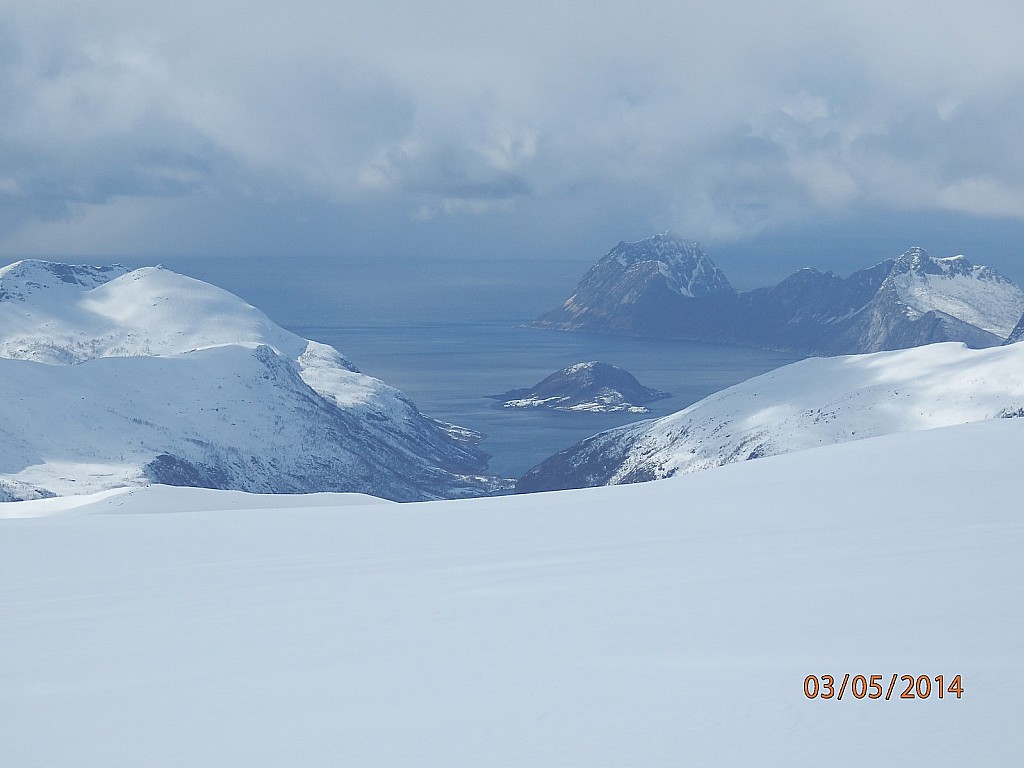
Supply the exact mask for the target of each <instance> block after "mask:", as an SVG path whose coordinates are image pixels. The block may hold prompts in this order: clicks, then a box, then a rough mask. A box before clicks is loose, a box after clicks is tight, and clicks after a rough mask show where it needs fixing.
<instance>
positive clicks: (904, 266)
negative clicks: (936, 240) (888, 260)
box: [888, 248, 1024, 338]
mask: <svg viewBox="0 0 1024 768" xmlns="http://www.w3.org/2000/svg"><path fill="white" fill-rule="evenodd" d="M888 279H889V280H890V281H891V282H892V283H893V285H894V286H895V287H896V293H897V295H898V296H899V298H900V299H901V300H902V301H903V302H904V303H905V304H906V305H907V307H909V308H910V309H911V311H913V312H914V313H916V314H917V315H923V314H925V313H926V312H930V311H933V310H934V311H938V312H943V313H945V314H947V315H951V316H952V317H955V318H957V319H959V320H962V321H964V322H965V323H970V324H971V325H975V326H977V327H979V328H981V329H983V330H985V331H988V332H990V333H994V334H995V335H997V336H1000V337H1002V338H1006V337H1007V336H1009V335H1010V332H1011V331H1012V330H1013V328H1014V326H1015V325H1016V324H1017V321H1018V320H1020V318H1021V316H1022V315H1024V293H1022V292H1021V290H1020V288H1018V287H1017V285H1016V284H1015V283H1013V281H1011V280H1009V279H1008V278H1006V277H1003V276H1002V275H1001V274H999V273H998V272H996V271H995V270H993V269H991V268H990V267H985V266H977V265H974V264H971V262H969V261H968V260H967V259H966V258H965V257H964V256H949V257H947V258H942V259H937V258H932V257H931V256H929V255H928V254H927V253H926V252H925V251H924V250H923V249H922V248H911V249H910V250H908V251H907V252H906V253H904V254H903V255H902V256H900V258H898V259H897V260H896V262H895V264H894V265H893V268H892V272H891V273H890V276H889V278H888Z"/></svg>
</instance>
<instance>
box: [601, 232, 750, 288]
mask: <svg viewBox="0 0 1024 768" xmlns="http://www.w3.org/2000/svg"><path fill="white" fill-rule="evenodd" d="M602 263H603V264H604V266H605V267H607V266H611V265H612V264H614V265H616V266H618V268H619V269H620V270H624V271H626V272H628V271H630V270H635V271H636V272H637V274H645V275H649V274H651V273H652V272H656V273H658V274H660V275H661V276H662V277H663V278H664V279H665V284H666V286H667V287H668V288H669V289H670V290H671V291H673V292H674V293H678V294H679V295H680V296H688V297H701V296H713V295H716V294H720V293H733V289H732V286H730V285H729V281H728V279H727V278H726V277H725V274H724V273H723V272H722V271H721V270H720V269H719V268H718V267H717V266H716V265H715V263H714V262H713V261H712V260H711V259H710V258H709V257H708V255H707V254H706V253H704V251H703V250H702V249H701V247H700V245H699V244H698V243H696V242H695V241H692V240H687V239H685V238H683V237H681V236H679V235H677V234H675V233H674V232H662V233H660V234H657V235H652V236H651V237H647V238H644V239H643V240H637V241H636V242H633V243H627V242H625V241H622V242H620V243H619V244H618V245H616V246H615V247H614V248H613V249H612V250H611V251H610V252H609V253H608V254H607V255H606V256H605V257H604V258H603V259H602V260H601V261H600V262H598V265H597V266H598V267H600V266H602ZM648 265H653V266H654V267H655V270H651V269H649V268H647V269H645V268H644V267H646V266H648Z"/></svg>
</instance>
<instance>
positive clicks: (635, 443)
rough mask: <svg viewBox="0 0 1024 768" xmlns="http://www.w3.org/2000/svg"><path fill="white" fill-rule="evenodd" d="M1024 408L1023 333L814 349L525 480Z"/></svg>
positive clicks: (818, 441) (563, 483) (535, 484)
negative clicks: (970, 344)
mask: <svg viewBox="0 0 1024 768" xmlns="http://www.w3.org/2000/svg"><path fill="white" fill-rule="evenodd" d="M1021 413H1024V345H1021V344H1014V345H1008V346H1001V347H995V348H992V349H985V350H972V349H968V348H967V347H966V346H964V345H963V344H954V343H947V344H931V345H928V346H925V347H917V348H914V349H908V350H901V351H897V352H878V353H875V354H872V355H852V356H849V357H835V358H811V359H808V360H804V361H801V362H799V363H794V364H792V365H787V366H785V367H783V368H779V369H777V370H775V371H772V372H770V373H766V374H764V375H762V376H758V377H756V378H753V379H750V380H748V381H746V382H743V383H742V384H738V385H736V386H734V387H730V388H729V389H726V390H723V391H722V392H718V393H716V394H714V395H711V396H710V397H707V398H705V399H704V400H701V401H700V402H698V403H695V404H693V405H691V406H690V407H689V408H686V409H684V410H682V411H679V412H678V413H674V414H672V415H670V416H665V417H663V418H660V419H656V420H653V421H644V422H639V423H636V424H630V425H627V426H625V427H620V428H618V429H613V430H609V431H607V432H602V433H601V434H598V435H595V436H594V437H591V438H588V439H587V440H584V441H583V442H581V443H579V444H578V445H575V446H573V447H572V448H569V449H568V450H566V451H563V452H561V453H558V454H556V455H555V456H552V457H551V458H549V459H547V460H546V461H544V462H542V463H541V464H539V465H538V466H536V467H534V468H533V469H531V470H530V471H529V472H528V473H527V474H526V475H525V476H524V477H522V478H521V479H520V480H519V482H518V484H517V485H516V489H517V490H518V491H520V492H530V491H540V490H556V489H561V488H580V487H586V486H594V485H614V484H619V483H635V482H643V481H647V480H656V479H659V478H664V477H670V476H672V475H677V474H687V473H690V472H697V471H700V470H703V469H708V468H711V467H717V466H720V465H722V464H729V463H733V462H737V461H745V460H747V459H756V458H760V457H763V456H771V455H774V454H780V453H790V452H792V451H799V450H802V449H804V448H813V447H817V446H821V445H828V444H830V443H842V442H846V441H849V440H859V439H861V438H865V437H875V436H878V435H885V434H890V433H893V432H910V431H915V430H922V429H930V428H932V427H943V426H948V425H953V424H963V423H967V422H972V421H981V420H983V419H992V418H999V417H1009V416H1017V415H1019V414H1021Z"/></svg>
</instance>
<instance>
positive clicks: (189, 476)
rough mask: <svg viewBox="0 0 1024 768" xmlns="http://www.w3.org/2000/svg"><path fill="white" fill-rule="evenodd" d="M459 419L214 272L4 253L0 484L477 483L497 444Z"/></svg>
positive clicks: (10, 490) (4, 492)
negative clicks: (430, 413) (297, 330)
mask: <svg viewBox="0 0 1024 768" xmlns="http://www.w3.org/2000/svg"><path fill="white" fill-rule="evenodd" d="M459 434H460V433H459V432H458V430H455V429H453V428H451V425H443V424H440V423H439V422H436V421H434V420H432V419H429V418H427V417H425V416H424V415H423V414H421V413H420V412H419V411H418V410H417V409H416V407H415V405H413V403H412V402H410V401H409V400H408V399H407V398H405V397H404V396H403V395H402V393H401V392H399V391H398V390H396V389H394V388H393V387H390V386H388V385H386V384H384V383H383V382H381V381H378V380H377V379H374V378H371V377H369V376H365V375H363V374H361V373H359V372H358V371H357V370H356V369H355V368H354V366H352V364H351V363H350V362H349V361H348V360H346V359H345V358H344V357H343V356H342V355H341V354H339V353H338V352H337V351H336V350H335V349H333V348H332V347H329V346H327V345H325V344H319V343H317V342H315V341H309V340H307V339H303V338H300V337H299V336H296V335H295V334H293V333H290V332H288V331H286V330H284V329H283V328H280V327H279V326H277V325H275V324H274V323H273V322H272V321H271V320H270V319H269V318H267V317H266V315H264V314H263V313H262V312H260V311H259V310H258V309H256V308H255V307H252V306H250V305H249V304H247V303H246V302H244V301H243V300H242V299H240V298H238V297H237V296H235V295H233V294H231V293H228V292H227V291H223V290H221V289H219V288H216V287H215V286H212V285H209V284H208V283H204V282H202V281H199V280H194V279H192V278H189V277H185V276H183V275H179V274H176V273H174V272H170V271H168V270H165V269H161V268H158V267H147V268H143V269H137V270H134V271H131V272H129V271H128V270H126V269H125V268H123V267H120V266H111V267H85V266H71V265H67V264H55V263H51V262H45V261H32V260H29V261H21V262H17V263H15V264H12V265H9V266H7V267H4V268H2V269H0V501H6V500H10V499H25V498H35V497H39V496H47V495H53V494H57V495H65V494H75V493H90V492H94V491H98V490H103V489H106V488H112V487H117V486H125V485H145V484H148V483H150V482H159V483H167V484H172V485H197V486H204V487H213V488H235V489H240V490H247V491H257V492H301V491H359V492H366V493H373V494H375V495H378V496H385V497H388V498H393V499H398V500H412V499H428V498H437V497H458V496H473V495H479V494H481V493H483V492H485V491H486V490H488V489H489V488H491V487H493V482H492V481H493V478H487V477H483V476H481V473H482V472H483V471H484V469H485V467H486V463H487V462H486V456H485V454H483V453H482V452H481V451H479V450H478V449H477V448H475V447H474V446H473V445H471V444H469V443H468V442H467V441H466V440H464V439H460V437H459ZM463 434H465V432H464V433H463Z"/></svg>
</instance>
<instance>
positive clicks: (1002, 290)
mask: <svg viewBox="0 0 1024 768" xmlns="http://www.w3.org/2000/svg"><path fill="white" fill-rule="evenodd" d="M1022 316H1024V291H1022V290H1021V289H1020V288H1019V287H1018V286H1017V285H1016V284H1014V283H1013V282H1012V281H1011V280H1009V279H1007V278H1006V277H1004V276H1002V275H1001V274H999V273H998V272H996V271H995V270H994V269H991V268H989V267H984V266H976V265H973V264H971V263H970V262H969V261H968V260H967V259H966V258H964V257H963V256H953V257H949V258H933V257H931V256H929V255H928V254H927V253H926V252H925V251H924V250H922V249H921V248H911V249H910V250H908V251H907V252H906V253H904V254H902V255H901V256H900V257H899V258H896V259H888V260H886V261H882V262H880V263H878V264H876V265H874V266H873V267H869V268H867V269H863V270H860V271H859V272H855V273H853V274H852V275H850V276H849V277H846V278H842V277H838V276H836V275H834V274H832V273H831V272H820V271H818V270H816V269H812V268H806V269H802V270H800V271H798V272H796V273H794V274H793V275H790V276H789V277H787V278H786V279H785V280H783V281H782V282H780V283H778V284H777V285H773V286H770V287H767V288H758V289H756V290H753V291H746V292H741V291H737V290H735V289H734V288H733V287H732V286H731V285H730V284H729V281H728V279H727V278H726V276H725V275H724V274H723V273H722V271H721V270H720V269H719V268H718V267H717V266H715V264H714V262H713V261H712V260H711V259H710V258H709V257H708V256H707V254H705V253H704V251H702V250H701V248H700V246H699V245H697V244H696V243H693V242H689V241H686V240H684V239H682V238H679V237H677V236H675V235H673V234H670V233H664V234H660V235H655V236H653V237H649V238H647V239H645V240H640V241H638V242H635V243H626V242H622V243H619V244H618V245H617V246H615V248H613V249H612V250H611V251H610V252H609V253H608V254H607V255H605V256H604V257H603V258H602V259H600V260H599V261H598V262H597V263H596V264H595V265H594V266H593V267H592V268H591V269H590V271H589V272H587V274H586V275H584V277H583V279H582V280H581V281H580V283H579V285H578V286H577V288H576V291H575V293H573V295H572V296H571V297H570V298H569V299H568V300H567V301H566V302H565V304H564V305H563V306H561V307H560V308H558V309H556V310H553V311H551V312H548V313H546V314H544V315H542V316H541V317H539V318H537V320H535V321H534V322H533V325H534V326H537V327H545V328H557V329H562V330H587V331H604V332H612V333H621V334H629V335H636V336H646V337H657V338H673V339H686V340H692V341H706V342H720V343H730V344H743V345H747V346H753V347H761V348H767V349H777V350H786V351H795V352H799V353H803V354H816V355H837V354H853V353H862V352H877V351H882V350H891V349H903V348H908V347H914V346H920V345H922V344H931V343H935V342H943V341H962V342H964V343H966V344H967V345H968V346H971V347H976V348H982V347H991V346H996V345H998V344H1001V343H1003V341H1004V340H1005V339H1006V338H1007V337H1008V336H1009V335H1010V334H1011V332H1012V331H1013V330H1014V328H1015V326H1016V325H1017V323H1018V321H1020V320H1021V318H1022ZM1018 333H1021V334H1024V329H1019V330H1018Z"/></svg>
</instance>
